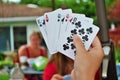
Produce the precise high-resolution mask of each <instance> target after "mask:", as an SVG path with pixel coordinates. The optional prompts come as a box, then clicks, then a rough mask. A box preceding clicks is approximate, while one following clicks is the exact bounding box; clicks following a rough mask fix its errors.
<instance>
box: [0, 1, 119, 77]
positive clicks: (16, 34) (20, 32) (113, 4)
mask: <svg viewBox="0 0 120 80" xmlns="http://www.w3.org/2000/svg"><path fill="white" fill-rule="evenodd" d="M105 4H106V14H107V20H108V24H109V26H108V28H109V36H110V38H111V39H112V40H113V41H114V46H115V59H116V63H117V64H120V0H105ZM58 8H63V9H67V8H71V9H72V10H73V12H74V13H81V14H85V15H86V16H88V17H91V18H93V19H94V24H96V25H98V21H97V16H96V7H95V2H94V0H55V2H53V0H0V56H1V54H2V53H13V54H12V55H15V54H16V53H17V50H18V49H19V47H20V46H21V45H23V44H29V35H30V34H31V31H32V30H38V27H37V24H36V22H35V19H36V18H37V17H38V16H41V15H43V14H44V13H45V12H49V11H52V10H54V9H58ZM42 45H43V46H45V44H44V41H43V42H42ZM15 56H17V55H15ZM17 58H18V56H17V57H14V58H13V57H12V59H14V60H17ZM119 77H120V71H119Z"/></svg>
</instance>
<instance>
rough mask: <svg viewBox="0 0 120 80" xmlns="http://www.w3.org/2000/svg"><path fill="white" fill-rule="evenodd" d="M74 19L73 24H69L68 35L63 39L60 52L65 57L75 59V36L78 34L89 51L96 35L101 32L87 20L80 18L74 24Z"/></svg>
mask: <svg viewBox="0 0 120 80" xmlns="http://www.w3.org/2000/svg"><path fill="white" fill-rule="evenodd" d="M73 21H74V19H72V21H71V23H69V24H68V27H67V28H68V29H67V31H66V33H65V34H64V35H63V37H62V38H61V39H62V40H61V42H60V44H59V45H60V47H59V52H61V53H63V54H64V55H66V56H68V57H70V58H72V59H74V58H75V56H74V53H75V51H76V50H75V46H74V44H73V35H74V34H77V35H79V36H80V38H81V39H82V41H83V44H84V46H85V48H86V50H88V49H89V47H90V45H91V43H92V41H93V39H94V38H95V36H96V34H97V33H98V31H99V28H98V27H96V26H94V25H92V24H90V23H86V21H85V19H83V18H81V17H78V18H76V20H75V22H74V23H73Z"/></svg>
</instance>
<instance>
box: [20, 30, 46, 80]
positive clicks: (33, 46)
mask: <svg viewBox="0 0 120 80" xmlns="http://www.w3.org/2000/svg"><path fill="white" fill-rule="evenodd" d="M41 40H42V35H41V33H40V32H38V31H34V32H32V34H31V35H30V45H23V46H21V47H20V49H19V50H18V54H19V58H20V57H22V56H26V57H27V58H28V59H30V58H36V57H38V56H44V57H47V53H46V50H45V48H44V47H42V46H40V44H41ZM28 80H29V79H28ZM30 80H32V79H30ZM33 80H36V79H33Z"/></svg>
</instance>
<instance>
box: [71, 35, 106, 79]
mask: <svg viewBox="0 0 120 80" xmlns="http://www.w3.org/2000/svg"><path fill="white" fill-rule="evenodd" d="M74 44H75V46H76V57H75V62H74V70H73V71H72V73H71V75H72V80H94V77H95V74H96V71H97V70H98V68H99V67H100V64H101V62H102V59H103V57H104V54H103V49H102V47H101V43H100V41H99V39H98V37H95V39H94V41H93V43H92V45H91V48H90V49H89V50H88V51H87V50H86V49H85V47H84V45H83V43H82V41H81V39H80V38H79V36H77V35H75V36H74Z"/></svg>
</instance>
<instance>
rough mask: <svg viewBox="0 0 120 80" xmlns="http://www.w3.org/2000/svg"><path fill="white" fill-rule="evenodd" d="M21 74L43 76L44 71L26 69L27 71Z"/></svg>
mask: <svg viewBox="0 0 120 80" xmlns="http://www.w3.org/2000/svg"><path fill="white" fill-rule="evenodd" d="M23 73H24V74H33V75H43V73H44V71H43V70H41V71H36V70H35V69H33V68H27V69H25V70H23Z"/></svg>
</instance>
